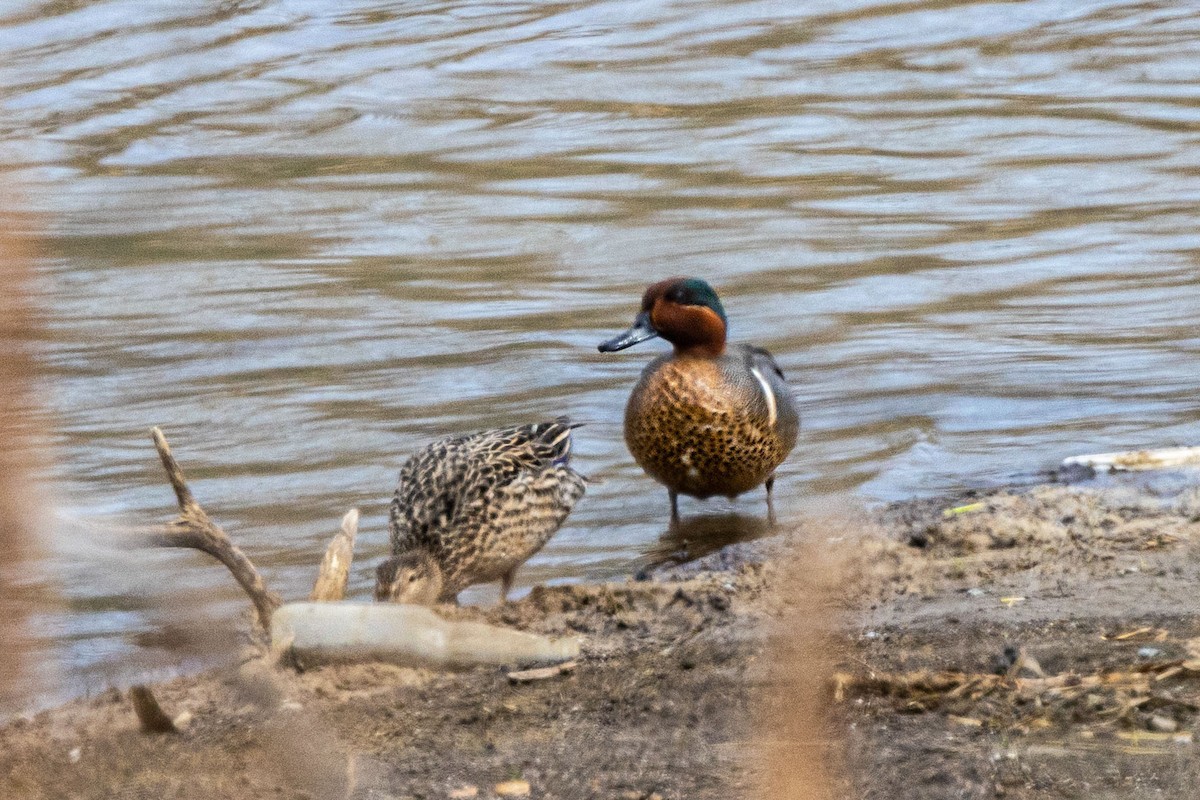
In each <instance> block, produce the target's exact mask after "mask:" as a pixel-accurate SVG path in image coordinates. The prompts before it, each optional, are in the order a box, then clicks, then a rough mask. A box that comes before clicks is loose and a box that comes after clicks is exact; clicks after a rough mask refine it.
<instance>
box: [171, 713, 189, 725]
mask: <svg viewBox="0 0 1200 800" xmlns="http://www.w3.org/2000/svg"><path fill="white" fill-rule="evenodd" d="M192 719H193V717H192V712H190V711H180V712H179V714H178V715H177V716H176V717H175V719H173V720H171V724H172V725H174V726H175V727H176V728H178V729H179V730H183V729H185V728H186V727H187V726H189V725H191V724H192Z"/></svg>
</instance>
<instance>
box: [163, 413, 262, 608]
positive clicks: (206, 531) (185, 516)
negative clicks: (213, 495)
mask: <svg viewBox="0 0 1200 800" xmlns="http://www.w3.org/2000/svg"><path fill="white" fill-rule="evenodd" d="M150 434H151V436H152V437H153V439H154V447H155V449H156V450H158V457H159V458H160V459H162V464H163V469H165V470H166V471H167V480H169V481H170V482H171V488H172V489H174V490H175V498H176V500H177V501H178V503H179V516H178V517H176V518H175V519H173V520H172V521H171V522H169V523H167V525H166V528H165V530H162V531H159V532H157V533H154V534H151V535H149V536H148V537H147V539H148V541H149V543H150V544H153V545H155V546H157V547H189V548H192V549H195V550H201V551H203V552H205V553H208V554H209V555H210V556H212V557H213V558H215V559H217V560H218V561H220V562H221V563H222V564H224V565H225V566H226V567H228V568H229V571H230V572H231V573H233V577H234V579H235V580H236V581H237V582H238V584H239V585H240V586H241V587H242V589H244V590H245V592H246V594H248V595H249V596H250V601H251V602H252V603H254V609H255V611H256V612H257V614H258V623H259V625H261V626H262V629H263V630H264V631H269V630H270V629H271V614H272V613H274V611H275V609H277V608H279V606H280V605H282V603H283V601H282V600H281V599H280V598H279V595H277V594H275V593H274V592H272V591H270V590H268V589H267V586H266V583H265V582H264V581H263V578H262V575H260V574H259V572H258V570H257V569H256V568H255V566H254V564H253V562H251V561H250V559H249V558H247V557H246V554H245V553H243V552H242V551H241V549H239V548H238V546H237V545H235V544H234V543H233V541H232V540H231V539H230V538H229V535H228V534H226V533H225V531H223V530H221V528H220V527H219V526H218V525H217V524H216V523H214V522H213V521H212V520H211V519H209V517H208V514H206V513H204V509H203V508H201V507H200V504H199V503H197V502H196V498H195V497H194V496H193V495H192V490H191V489H189V488H188V485H187V481H186V480H185V479H184V477H183V470H181V469H180V468H179V462H177V461H176V460H175V456H173V455H171V447H170V445H168V444H167V439H166V437H165V436H163V433H162V431H161V430H159V429H158V428H157V427H156V428H151V429H150Z"/></svg>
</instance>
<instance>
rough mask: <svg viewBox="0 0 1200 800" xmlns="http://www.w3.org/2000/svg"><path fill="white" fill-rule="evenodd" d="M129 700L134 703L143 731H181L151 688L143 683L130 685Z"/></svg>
mask: <svg viewBox="0 0 1200 800" xmlns="http://www.w3.org/2000/svg"><path fill="white" fill-rule="evenodd" d="M129 702H131V703H133V710H134V713H136V714H137V718H138V723H139V724H140V725H141V726H142V733H179V729H178V728H176V727H175V723H174V722H172V721H171V718H170V717H168V716H167V714H166V712H164V711H163V710H162V706H160V705H159V704H158V700H156V699H155V697H154V693H153V692H151V691H150V689H149V688H147V687H145V686H141V685H138V686H133V687H130V689H129Z"/></svg>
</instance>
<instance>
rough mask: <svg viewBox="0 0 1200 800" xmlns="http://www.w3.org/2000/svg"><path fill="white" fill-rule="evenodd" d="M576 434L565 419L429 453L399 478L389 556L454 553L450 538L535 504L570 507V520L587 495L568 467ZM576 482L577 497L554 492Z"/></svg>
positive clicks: (451, 443)
mask: <svg viewBox="0 0 1200 800" xmlns="http://www.w3.org/2000/svg"><path fill="white" fill-rule="evenodd" d="M574 427H577V425H574V424H572V423H571V422H570V421H568V420H567V419H566V418H565V417H560V418H558V419H556V420H554V421H552V422H539V423H534V424H531V425H519V426H513V427H509V428H498V429H493V430H487V431H480V432H478V433H471V434H467V435H465V436H456V437H450V438H446V439H441V440H438V441H436V442H433V443H431V444H429V445H426V446H425V447H424V448H422V449H421V450H420V451H418V452H417V453H416V454H414V455H413V456H412V458H410V459H409V460H408V461H407V462H405V464H404V466H403V467H402V468H401V470H400V481H399V484H398V485H397V487H396V494H395V496H394V497H393V498H392V503H391V507H390V509H389V528H390V531H391V541H392V551H393V552H394V553H399V552H402V551H404V550H407V549H409V548H411V547H414V546H424V547H428V548H429V549H431V550H432V551H434V552H440V551H445V550H447V549H456V548H454V547H453V546H452V543H451V542H448V541H445V539H446V537H447V536H452V535H453V534H454V533H455V532H461V533H464V534H467V533H469V531H470V529H471V528H472V527H476V526H478V525H480V524H482V523H483V522H484V521H486V520H487V519H488V518H489V517H490V516H496V515H503V516H510V515H512V514H514V513H517V512H518V511H519V510H520V509H521V507H522V504H524V503H528V502H530V501H532V500H534V499H537V500H538V504H539V505H547V506H549V505H552V504H553V505H558V504H562V503H566V504H567V507H566V512H563V514H562V518H563V519H565V518H566V513H567V512H569V511H570V506H571V505H573V504H574V502H575V501H576V500H578V498H579V496H580V495H582V494H583V491H582V486H583V478H582V476H579V475H578V473H576V472H575V471H574V470H571V469H570V468H569V467H568V466H567V465H568V463H569V461H570V456H571V429H572V428H574ZM572 476H574V478H573V477H572ZM575 479H577V480H578V484H579V490H578V493H577V494H575V493H574V491H573V490H568V491H566V492H565V494H564V492H562V491H561V490H559V489H556V486H558V485H559V484H560V483H563V484H565V485H570V484H574V483H575ZM550 501H552V502H550ZM559 524H561V519H560V520H559Z"/></svg>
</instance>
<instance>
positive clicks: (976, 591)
mask: <svg viewBox="0 0 1200 800" xmlns="http://www.w3.org/2000/svg"><path fill="white" fill-rule="evenodd" d="M985 594H987V592H985V591H984V590H983V589H980V588H979V587H978V586H972V587H971V588H970V589H967V596H968V597H983V596H984V595H985Z"/></svg>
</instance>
